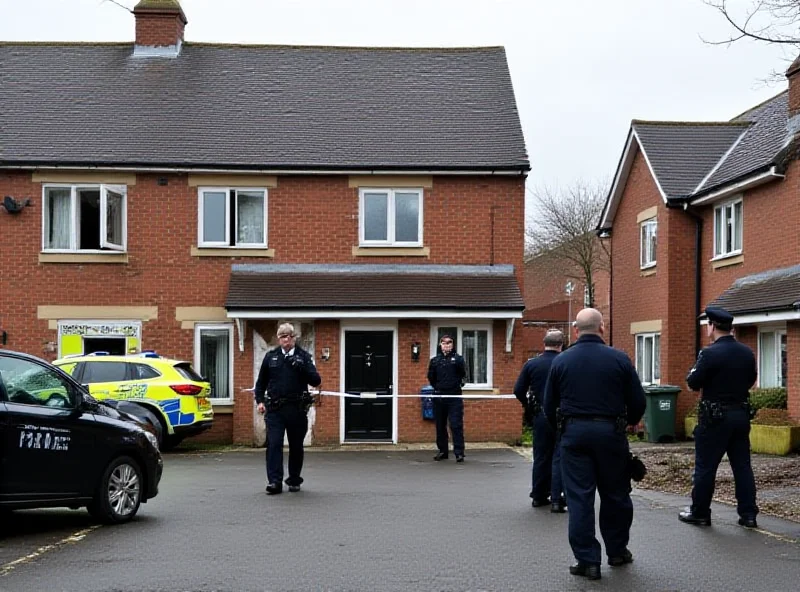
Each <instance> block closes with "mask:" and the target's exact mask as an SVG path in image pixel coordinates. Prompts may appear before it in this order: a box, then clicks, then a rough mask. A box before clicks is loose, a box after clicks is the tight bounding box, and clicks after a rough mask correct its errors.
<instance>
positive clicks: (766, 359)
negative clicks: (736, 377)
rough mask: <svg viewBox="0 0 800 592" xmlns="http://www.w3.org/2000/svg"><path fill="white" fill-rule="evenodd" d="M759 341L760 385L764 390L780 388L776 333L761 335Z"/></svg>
mask: <svg viewBox="0 0 800 592" xmlns="http://www.w3.org/2000/svg"><path fill="white" fill-rule="evenodd" d="M759 339H760V341H761V343H760V347H759V364H758V365H759V368H758V375H759V381H758V384H759V386H761V387H763V388H769V387H774V386H779V384H778V365H777V358H778V356H777V351H776V347H775V346H776V344H775V333H759Z"/></svg>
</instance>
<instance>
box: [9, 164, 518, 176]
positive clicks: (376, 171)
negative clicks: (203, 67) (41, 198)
mask: <svg viewBox="0 0 800 592" xmlns="http://www.w3.org/2000/svg"><path fill="white" fill-rule="evenodd" d="M0 169H8V170H24V171H59V170H63V171H118V172H134V173H204V174H212V173H213V174H221V173H224V174H242V175H451V176H463V175H488V176H499V177H517V176H520V175H527V174H528V171H521V170H517V171H498V170H494V169H492V170H488V171H471V170H453V171H442V170H436V169H426V170H407V171H404V170H386V169H359V170H356V169H353V170H349V169H348V170H342V169H335V170H333V169H224V168H218V169H214V168H192V167H137V166H130V167H121V166H116V167H113V166H67V165H48V166H45V165H2V164H0Z"/></svg>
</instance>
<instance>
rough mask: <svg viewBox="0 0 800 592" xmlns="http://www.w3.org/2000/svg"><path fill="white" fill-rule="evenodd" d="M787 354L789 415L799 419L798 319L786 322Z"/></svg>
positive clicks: (799, 329) (799, 363)
mask: <svg viewBox="0 0 800 592" xmlns="http://www.w3.org/2000/svg"><path fill="white" fill-rule="evenodd" d="M786 351H787V352H790V354H791V355H789V356H787V357H788V361H787V366H788V367H787V373H786V382H787V384H786V392H787V394H789V400H788V405H787V407H788V409H789V415H791V416H792V417H793V418H795V419H797V420H800V355H798V353H797V352H800V321H795V322H791V323H786Z"/></svg>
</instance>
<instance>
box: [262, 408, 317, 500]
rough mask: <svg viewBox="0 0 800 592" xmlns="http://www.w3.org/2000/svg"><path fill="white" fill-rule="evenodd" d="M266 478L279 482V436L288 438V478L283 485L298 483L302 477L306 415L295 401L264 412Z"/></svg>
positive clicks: (301, 480)
mask: <svg viewBox="0 0 800 592" xmlns="http://www.w3.org/2000/svg"><path fill="white" fill-rule="evenodd" d="M265 421H266V423H267V480H268V481H269V482H270V483H275V484H280V483H281V481H283V438H284V434H285V435H286V436H287V439H288V440H289V477H288V478H287V479H286V484H287V485H300V484H301V483H302V482H303V478H302V477H301V476H300V473H301V471H302V470H303V454H304V451H303V439H304V438H305V437H306V432H307V431H308V416H307V415H306V412H305V411H304V410H303V407H302V406H301V405H300V404H299V403H285V404H284V405H282V406H281V407H280V408H279V409H276V410H271V411H269V410H268V411H267V414H266V418H265Z"/></svg>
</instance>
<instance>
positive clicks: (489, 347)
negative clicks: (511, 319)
mask: <svg viewBox="0 0 800 592" xmlns="http://www.w3.org/2000/svg"><path fill="white" fill-rule="evenodd" d="M440 327H456V330H457V333H458V335H457V337H456V343H457V345H458V350H457V351H458V353H459V354H461V353H462V352H461V348H462V346H463V344H464V331H486V382H479V383H473V382H469V383H467V384H465V385H464V387H463V390H465V391H468V390H486V389H491V388H494V387H493V384H494V382H493V376H492V369H493V367H494V347H493V343H494V337H493V334H492V323H484V322H480V321H477V322H472V321H467V322H464V320H463V319H457V320H456V319H454V320H451V321H445V320H440V321H438V322H437V323H436V324H435V325H431V339H430V344H431V351H430V357H431V358H432V357H434V356H435V355H436V354H437V353H438V347H439V328H440Z"/></svg>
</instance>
